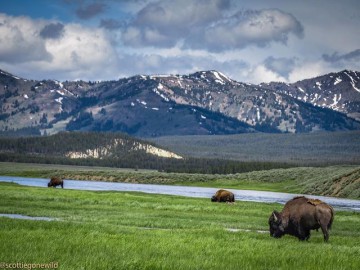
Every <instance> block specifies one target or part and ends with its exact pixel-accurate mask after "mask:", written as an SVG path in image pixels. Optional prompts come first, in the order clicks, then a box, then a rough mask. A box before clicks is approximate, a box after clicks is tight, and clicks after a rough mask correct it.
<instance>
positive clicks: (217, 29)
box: [0, 0, 360, 84]
mask: <svg viewBox="0 0 360 270" xmlns="http://www.w3.org/2000/svg"><path fill="white" fill-rule="evenodd" d="M359 26H360V1H359V0H342V1H338V0H317V1H313V0H303V1H291V0H244V1H240V0H0V69H2V70H5V71H7V72H10V73H12V74H14V75H16V76H20V77H23V78H26V79H36V80H42V79H56V80H60V81H65V80H89V81H99V80H117V79H120V78H124V77H129V76H133V75H139V74H144V75H154V74H181V75H183V74H184V75H185V74H190V73H193V72H196V71H203V70H217V71H220V72H222V73H224V74H226V75H227V76H228V77H230V78H232V79H234V80H237V81H240V82H247V83H256V84H258V83H261V82H270V81H282V82H288V83H292V82H296V81H298V80H302V79H306V78H312V77H316V76H319V75H323V74H327V73H330V72H338V71H341V70H344V69H349V70H356V71H360V27H359Z"/></svg>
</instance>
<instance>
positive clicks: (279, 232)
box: [269, 210, 285, 238]
mask: <svg viewBox="0 0 360 270" xmlns="http://www.w3.org/2000/svg"><path fill="white" fill-rule="evenodd" d="M269 226H270V236H272V237H275V238H280V237H281V236H283V235H284V234H285V228H284V225H283V222H282V217H281V214H280V213H279V212H277V211H276V210H274V212H272V214H271V216H270V218H269Z"/></svg>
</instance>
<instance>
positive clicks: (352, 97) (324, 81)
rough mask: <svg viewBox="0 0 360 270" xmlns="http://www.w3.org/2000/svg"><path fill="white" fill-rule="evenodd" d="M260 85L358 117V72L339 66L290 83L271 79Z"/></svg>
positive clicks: (359, 101) (359, 118) (359, 103)
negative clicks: (340, 69)
mask: <svg viewBox="0 0 360 270" xmlns="http://www.w3.org/2000/svg"><path fill="white" fill-rule="evenodd" d="M261 87H263V88H266V89H271V90H275V91H276V92H278V93H283V94H286V95H288V96H291V97H294V98H296V99H298V100H301V101H303V102H306V103H310V104H312V105H314V106H319V107H322V108H329V109H332V110H335V111H338V112H342V113H345V114H346V115H347V116H349V117H352V118H354V119H356V120H358V121H359V120H360V72H357V71H351V70H343V71H341V72H338V73H330V74H327V75H323V76H319V77H316V78H312V79H306V80H303V81H298V82H296V83H292V84H285V83H275V82H272V83H269V84H261Z"/></svg>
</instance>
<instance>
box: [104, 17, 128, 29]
mask: <svg viewBox="0 0 360 270" xmlns="http://www.w3.org/2000/svg"><path fill="white" fill-rule="evenodd" d="M100 27H103V28H106V29H108V30H116V29H120V28H123V27H124V23H123V22H121V21H118V20H115V19H101V21H100Z"/></svg>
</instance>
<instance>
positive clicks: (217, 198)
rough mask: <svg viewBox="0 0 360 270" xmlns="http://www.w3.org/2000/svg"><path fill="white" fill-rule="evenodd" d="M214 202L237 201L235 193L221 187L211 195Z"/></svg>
mask: <svg viewBox="0 0 360 270" xmlns="http://www.w3.org/2000/svg"><path fill="white" fill-rule="evenodd" d="M211 201H212V202H231V203H232V202H235V197H234V194H233V193H232V192H230V191H227V190H224V189H220V190H218V191H216V193H215V195H214V196H212V197H211Z"/></svg>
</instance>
